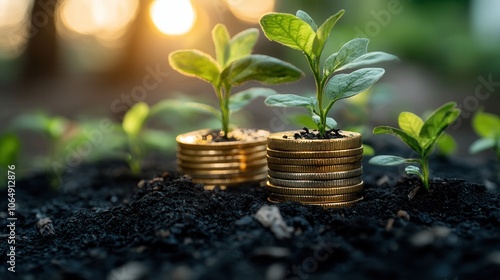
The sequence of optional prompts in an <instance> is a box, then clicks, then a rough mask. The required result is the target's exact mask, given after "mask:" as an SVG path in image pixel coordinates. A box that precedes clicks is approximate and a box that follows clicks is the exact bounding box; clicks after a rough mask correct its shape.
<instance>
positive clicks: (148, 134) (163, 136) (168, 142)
mask: <svg viewBox="0 0 500 280" xmlns="http://www.w3.org/2000/svg"><path fill="white" fill-rule="evenodd" d="M141 139H142V141H143V142H144V144H146V145H147V146H148V148H149V149H152V150H154V151H156V150H161V151H168V152H171V151H175V148H176V146H177V142H176V141H175V135H173V134H171V133H167V132H164V131H162V130H156V129H147V130H145V131H143V133H141Z"/></svg>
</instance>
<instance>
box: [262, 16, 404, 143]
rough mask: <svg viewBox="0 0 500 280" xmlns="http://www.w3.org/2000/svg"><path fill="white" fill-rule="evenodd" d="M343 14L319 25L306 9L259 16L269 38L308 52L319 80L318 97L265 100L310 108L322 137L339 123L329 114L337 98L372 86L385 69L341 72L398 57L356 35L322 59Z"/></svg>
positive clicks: (279, 97) (290, 96)
mask: <svg viewBox="0 0 500 280" xmlns="http://www.w3.org/2000/svg"><path fill="white" fill-rule="evenodd" d="M343 14H344V10H341V11H339V12H338V13H336V14H335V15H333V16H331V17H329V18H328V19H327V20H326V21H325V22H324V23H323V24H322V25H321V26H319V27H318V26H317V25H316V23H315V22H314V20H313V19H312V18H311V17H310V16H309V15H308V14H307V13H305V12H304V11H300V10H299V11H298V12H297V14H296V15H295V16H294V15H292V14H285V13H270V14H266V15H264V16H263V17H262V18H261V19H260V25H261V27H262V30H263V31H264V34H265V35H266V37H267V38H268V39H270V40H272V41H275V42H278V43H281V44H283V45H285V46H287V47H290V48H292V49H295V50H299V51H301V52H302V53H303V54H304V55H305V57H306V59H307V62H308V64H309V66H310V68H311V70H312V73H313V76H314V81H315V84H316V96H315V97H304V96H298V95H294V94H279V95H273V96H270V97H268V98H266V101H265V102H266V104H267V105H268V106H280V107H305V108H307V109H308V110H309V112H310V115H311V117H312V119H313V121H314V124H315V125H316V127H317V129H318V130H319V133H320V136H321V137H325V135H326V132H327V130H328V129H333V128H335V127H336V126H337V122H336V121H335V120H334V119H333V118H331V117H328V113H329V111H330V109H331V108H332V106H333V105H334V104H335V102H337V101H339V100H341V99H345V98H349V97H352V96H354V95H357V94H358V93H361V92H363V91H365V90H366V89H368V88H369V87H371V86H372V85H373V84H375V83H376V82H377V81H378V80H379V79H380V78H381V77H382V75H383V74H384V69H382V68H362V69H359V70H356V71H353V72H351V73H349V74H346V73H342V74H339V72H340V71H345V70H350V69H353V68H359V67H363V66H366V65H370V64H373V63H378V62H383V61H389V60H395V59H397V57H395V56H393V55H390V54H387V53H384V52H367V49H368V42H369V40H368V39H364V38H356V39H353V40H351V41H349V42H347V43H346V44H345V45H343V46H342V47H341V48H340V50H339V51H338V52H336V53H333V54H331V55H330V56H329V57H328V58H327V59H326V60H325V61H324V62H323V63H322V61H321V56H322V54H323V49H324V48H325V45H326V43H327V40H328V37H329V36H330V33H331V31H332V28H333V26H334V25H335V23H336V22H337V21H338V20H339V19H340V18H341V17H342V15H343Z"/></svg>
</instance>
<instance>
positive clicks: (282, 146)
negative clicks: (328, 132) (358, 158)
mask: <svg viewBox="0 0 500 280" xmlns="http://www.w3.org/2000/svg"><path fill="white" fill-rule="evenodd" d="M295 133H300V131H296V130H295V131H285V132H278V133H273V134H271V135H269V137H268V139H267V147H268V148H269V149H272V150H279V151H335V150H348V149H355V148H359V147H361V134H359V133H357V132H351V131H340V134H341V135H344V136H345V137H344V138H336V139H295V138H294V134H295ZM283 136H286V139H285V138H283Z"/></svg>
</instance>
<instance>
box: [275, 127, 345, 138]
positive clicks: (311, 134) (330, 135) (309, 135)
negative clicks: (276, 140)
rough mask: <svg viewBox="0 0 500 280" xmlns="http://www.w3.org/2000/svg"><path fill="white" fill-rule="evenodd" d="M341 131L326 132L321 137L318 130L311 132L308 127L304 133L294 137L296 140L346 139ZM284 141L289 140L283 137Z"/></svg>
mask: <svg viewBox="0 0 500 280" xmlns="http://www.w3.org/2000/svg"><path fill="white" fill-rule="evenodd" d="M340 131H341V130H340V129H330V130H327V131H326V132H325V135H321V134H320V133H319V131H318V130H316V129H314V130H309V129H308V128H307V127H304V128H302V131H299V132H297V133H295V134H294V135H293V138H294V139H296V140H297V139H317V140H321V139H337V138H344V137H345V136H344V135H342V134H340ZM283 139H288V136H286V135H283Z"/></svg>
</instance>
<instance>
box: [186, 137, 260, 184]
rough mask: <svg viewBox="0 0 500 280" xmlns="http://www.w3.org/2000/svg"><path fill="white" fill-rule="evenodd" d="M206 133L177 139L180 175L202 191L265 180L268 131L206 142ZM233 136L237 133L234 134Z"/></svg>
mask: <svg viewBox="0 0 500 280" xmlns="http://www.w3.org/2000/svg"><path fill="white" fill-rule="evenodd" d="M207 132H208V130H201V131H194V132H191V133H186V134H182V135H179V136H177V144H178V148H177V165H178V169H179V171H180V172H182V173H185V174H188V175H190V176H191V177H192V180H193V182H195V183H202V184H205V189H213V188H214V187H215V186H220V187H221V189H225V188H226V186H230V185H235V184H239V183H244V182H253V181H256V182H259V181H264V180H265V179H266V177H267V162H266V142H267V136H268V135H269V132H267V131H264V130H258V131H254V134H253V135H252V137H246V138H245V137H244V138H245V139H242V140H239V141H229V142H210V143H208V142H209V141H208V142H207V140H206V138H204V137H205V135H206V134H207ZM234 133H235V134H237V133H238V131H234Z"/></svg>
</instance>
